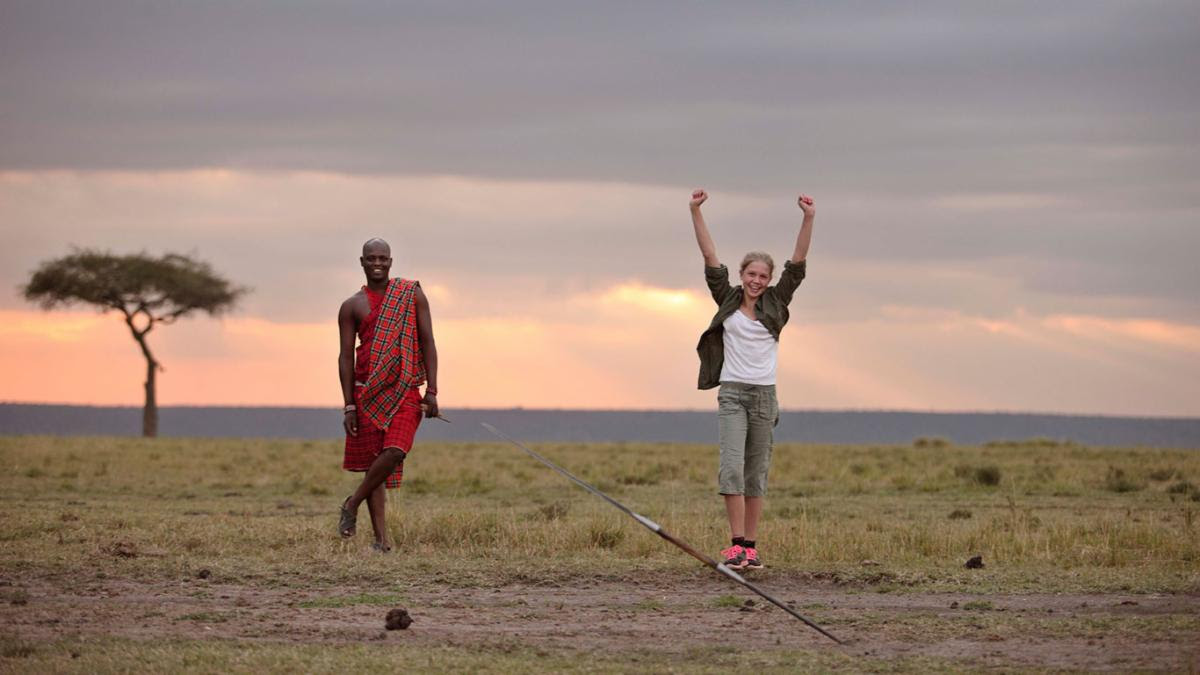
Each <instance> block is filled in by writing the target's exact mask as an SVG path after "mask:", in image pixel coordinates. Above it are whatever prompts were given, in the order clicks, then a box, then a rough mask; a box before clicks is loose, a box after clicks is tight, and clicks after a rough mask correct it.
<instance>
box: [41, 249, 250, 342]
mask: <svg viewBox="0 0 1200 675" xmlns="http://www.w3.org/2000/svg"><path fill="white" fill-rule="evenodd" d="M22 290H23V291H24V294H25V298H26V299H27V300H29V301H31V302H36V303H38V304H39V305H41V306H42V307H43V308H44V309H53V308H55V307H58V306H61V305H72V304H76V303H86V304H90V305H95V306H97V307H100V308H101V309H103V310H105V311H107V310H109V309H115V310H117V311H119V312H121V313H123V314H124V315H125V316H126V319H127V320H130V321H132V320H133V319H134V318H135V317H138V316H140V317H142V319H144V320H145V322H146V324H145V326H144V329H149V328H151V327H152V326H153V324H155V323H164V324H166V323H171V322H173V321H174V320H175V319H178V318H179V317H181V316H184V315H186V314H188V313H191V312H194V311H202V312H207V313H208V314H210V315H218V314H221V313H223V312H225V311H227V310H229V309H231V308H232V307H233V305H234V303H235V302H236V301H237V299H238V298H239V297H241V296H242V295H243V294H245V293H246V292H247V291H248V289H246V288H243V287H238V286H234V285H233V284H232V283H231V282H229V281H228V280H226V279H223V278H221V277H220V276H218V275H217V274H216V273H215V272H213V270H212V267H210V266H209V265H208V263H205V262H202V261H198V260H193V259H192V258H189V257H187V256H184V255H179V254H177V253H167V254H164V255H162V256H161V257H154V256H151V255H148V254H146V253H133V254H128V255H115V254H112V253H106V252H102V251H95V250H88V249H83V250H78V251H75V252H73V253H71V254H70V255H67V256H64V257H62V258H58V259H55V260H47V261H45V262H43V263H42V264H41V265H40V266H39V267H38V269H37V270H36V271H35V272H34V273H33V275H32V276H31V277H30V279H29V283H28V284H26V285H25V287H24V288H23V289H22Z"/></svg>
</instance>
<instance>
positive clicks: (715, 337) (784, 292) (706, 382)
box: [696, 260, 807, 389]
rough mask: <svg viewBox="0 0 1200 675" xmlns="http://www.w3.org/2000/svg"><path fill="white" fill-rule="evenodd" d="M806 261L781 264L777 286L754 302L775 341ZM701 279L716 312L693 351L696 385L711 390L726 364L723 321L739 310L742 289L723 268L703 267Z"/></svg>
mask: <svg viewBox="0 0 1200 675" xmlns="http://www.w3.org/2000/svg"><path fill="white" fill-rule="evenodd" d="M806 262H807V261H804V260H801V261H800V262H798V263H794V262H792V261H791V260H788V261H787V262H785V263H783V274H781V275H780V276H779V283H778V284H775V285H774V286H770V287H768V288H767V290H766V291H765V292H764V293H763V294H762V296H760V297H759V298H758V302H756V303H754V313H755V315H756V317H757V318H758V320H759V321H761V322H762V325H763V326H764V327H766V329H767V330H768V331H770V333H771V335H773V336H774V337H775V340H776V341H778V340H779V333H780V332H781V331H782V330H783V327H784V325H785V324H787V322H788V303H790V302H791V301H792V294H793V293H795V292H796V287H798V286H799V285H800V282H801V281H803V280H804V270H805V263H806ZM704 280H705V281H706V282H708V290H709V292H711V293H712V297H713V300H714V301H716V303H717V313H716V314H715V315H714V316H713V319H712V322H711V323H709V324H708V330H706V331H704V334H703V335H701V336H700V343H699V344H698V345H696V352H697V353H699V354H700V383H699V386H700V388H701V389H712V388H713V387H716V386H718V385H719V384H721V367H722V366H724V365H725V326H724V323H725V319H728V318H729V317H730V316H731V315H732V314H733V313H734V312H736V311H738V307H741V305H742V287H741V286H733V285H731V284H730V283H729V268H728V267H726V266H724V265H721V266H720V267H705V268H704Z"/></svg>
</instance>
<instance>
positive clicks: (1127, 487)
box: [1104, 466, 1145, 492]
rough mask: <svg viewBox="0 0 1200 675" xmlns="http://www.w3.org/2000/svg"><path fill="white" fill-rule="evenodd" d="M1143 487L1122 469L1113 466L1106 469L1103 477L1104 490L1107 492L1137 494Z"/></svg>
mask: <svg viewBox="0 0 1200 675" xmlns="http://www.w3.org/2000/svg"><path fill="white" fill-rule="evenodd" d="M1143 487H1145V486H1144V485H1142V484H1141V483H1139V482H1137V481H1135V480H1133V478H1131V477H1129V476H1128V475H1126V473H1125V470H1124V469H1120V468H1117V467H1115V466H1109V467H1108V473H1107V474H1106V475H1105V476H1104V489H1106V490H1108V491H1109V492H1137V491H1138V490H1141V489H1142V488H1143Z"/></svg>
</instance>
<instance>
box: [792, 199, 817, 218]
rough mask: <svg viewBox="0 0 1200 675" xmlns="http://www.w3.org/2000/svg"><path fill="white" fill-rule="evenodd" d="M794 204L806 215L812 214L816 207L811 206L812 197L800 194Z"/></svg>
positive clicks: (814, 213)
mask: <svg viewBox="0 0 1200 675" xmlns="http://www.w3.org/2000/svg"><path fill="white" fill-rule="evenodd" d="M796 204H797V205H798V206H799V207H800V210H801V211H803V212H804V215H806V216H813V215H816V213H817V207H815V206H813V198H812V197H809V196H808V195H803V194H802V195H800V198H799V199H797V200H796Z"/></svg>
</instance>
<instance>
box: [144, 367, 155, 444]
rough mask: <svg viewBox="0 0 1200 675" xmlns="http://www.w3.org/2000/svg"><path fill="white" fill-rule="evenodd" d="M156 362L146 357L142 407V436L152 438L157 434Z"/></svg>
mask: <svg viewBox="0 0 1200 675" xmlns="http://www.w3.org/2000/svg"><path fill="white" fill-rule="evenodd" d="M156 370H158V364H157V363H155V362H154V359H152V358H150V357H149V356H148V355H147V357H146V404H145V406H143V407H142V436H145V437H146V438H154V437H155V436H157V435H158V399H157V397H156V396H155V391H154V376H155V371H156Z"/></svg>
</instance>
